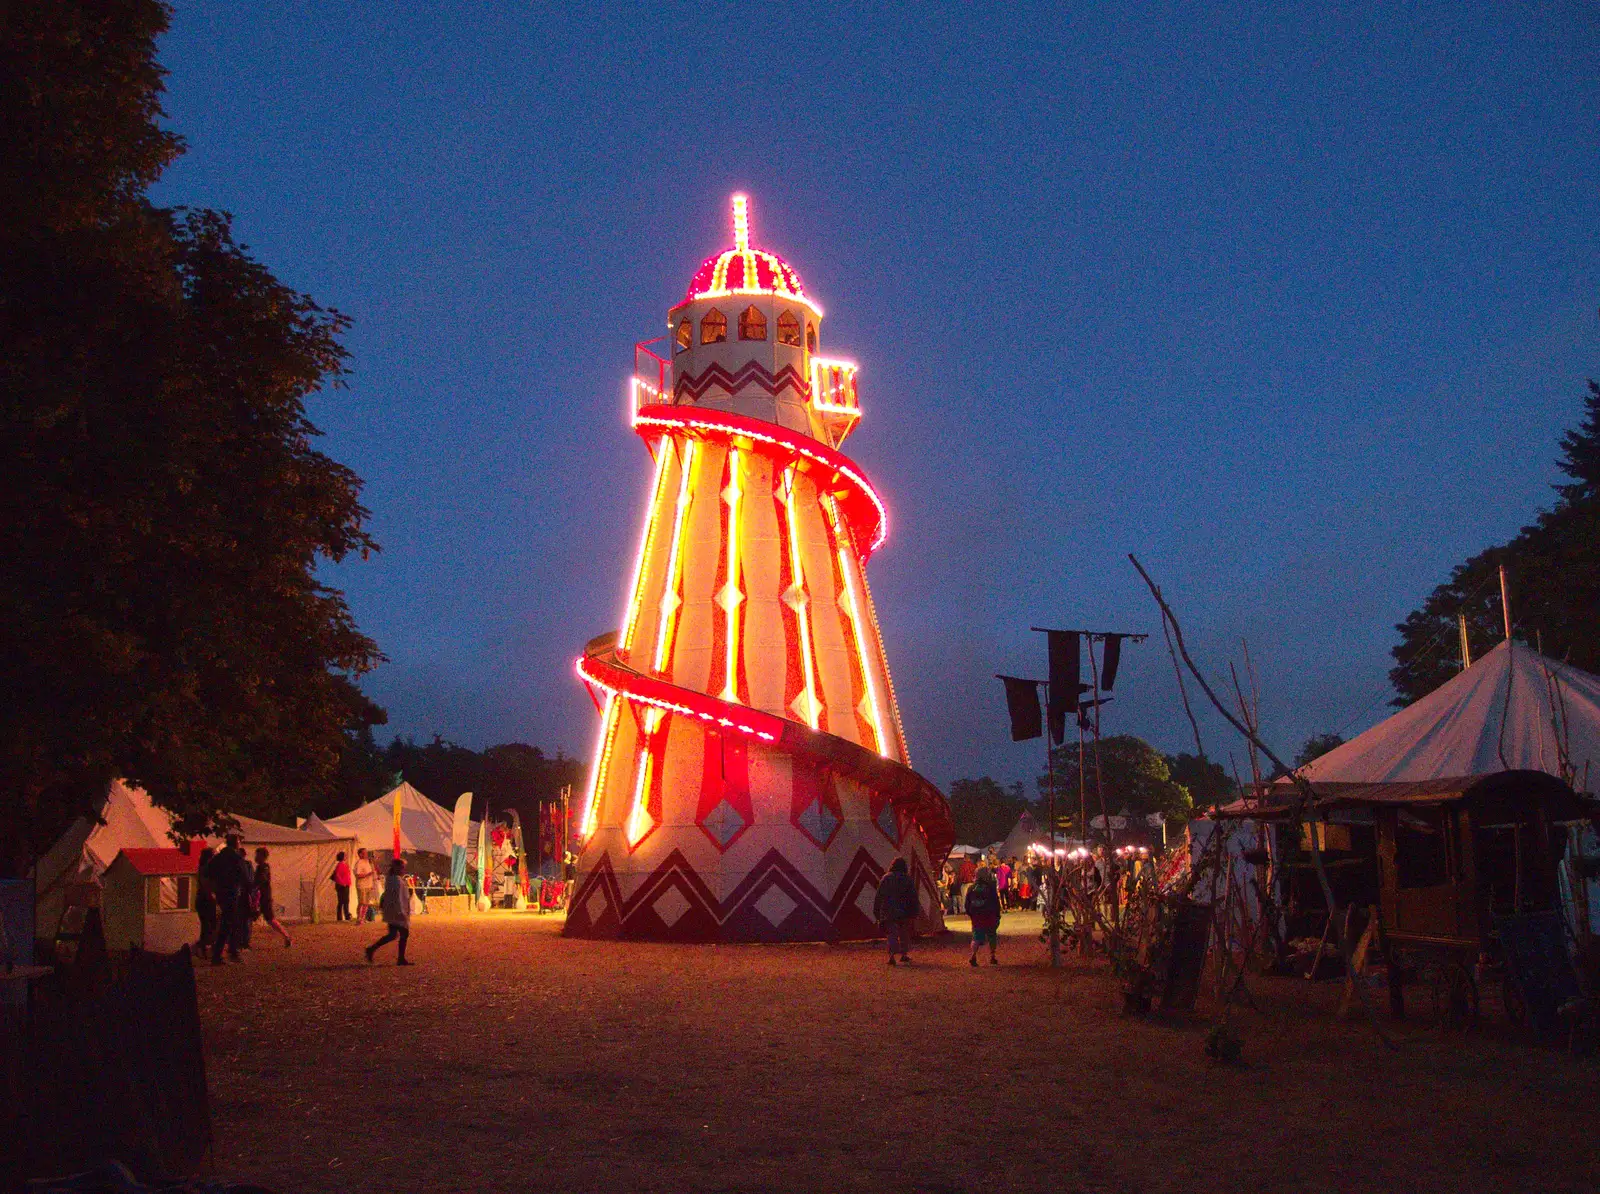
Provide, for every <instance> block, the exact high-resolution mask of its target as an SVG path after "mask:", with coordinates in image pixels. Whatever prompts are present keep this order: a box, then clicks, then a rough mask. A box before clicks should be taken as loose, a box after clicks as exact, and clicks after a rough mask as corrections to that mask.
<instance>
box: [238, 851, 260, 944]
mask: <svg viewBox="0 0 1600 1194" xmlns="http://www.w3.org/2000/svg"><path fill="white" fill-rule="evenodd" d="M234 849H236V850H237V851H238V852H239V865H240V866H242V867H243V868H244V890H242V891H241V892H240V893H239V917H238V919H237V920H236V921H235V922H234V924H235V928H236V930H237V933H238V942H237V944H238V946H239V948H240V949H241V950H246V949H249V948H250V930H251V928H252V927H254V925H255V923H256V917H258V916H260V915H261V911H260V909H259V908H258V907H257V905H256V897H257V895H258V894H259V893H258V892H257V891H256V868H255V864H254V863H253V862H251V861H250V852H249V851H248V850H246V849H245V848H244V843H243V842H240V843H239V844H238V845H236V846H234Z"/></svg>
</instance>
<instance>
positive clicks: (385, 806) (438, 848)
mask: <svg viewBox="0 0 1600 1194" xmlns="http://www.w3.org/2000/svg"><path fill="white" fill-rule="evenodd" d="M396 799H399V801H400V849H401V851H402V852H408V851H413V850H425V851H428V852H429V853H433V854H443V855H445V856H446V857H448V856H449V854H450V830H451V826H452V825H453V823H454V816H453V814H452V813H451V812H450V810H449V809H446V808H441V807H440V806H439V805H437V804H435V803H434V802H433V801H431V800H429V799H428V798H427V797H426V796H424V795H423V794H422V793H421V792H419V791H417V790H416V789H415V788H413V787H412V786H411V785H410V784H401V785H400V786H399V787H398V788H396V789H394V791H392V792H390V793H388V794H387V795H385V796H380V797H379V798H378V799H377V800H369V801H368V802H367V803H366V804H363V805H362V806H361V807H360V808H358V809H353V810H351V811H350V812H348V813H345V814H343V815H342V816H338V817H329V818H328V819H327V820H326V821H325V822H323V824H325V825H326V826H327V828H329V829H331V830H332V831H333V832H334V833H336V834H338V835H339V836H341V837H354V838H355V839H356V841H357V843H359V844H360V845H363V846H365V847H366V848H367V849H368V850H391V849H393V848H394V802H395V800H396Z"/></svg>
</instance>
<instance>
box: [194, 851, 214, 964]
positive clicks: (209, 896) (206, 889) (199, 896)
mask: <svg viewBox="0 0 1600 1194" xmlns="http://www.w3.org/2000/svg"><path fill="white" fill-rule="evenodd" d="M216 856H217V852H216V851H215V850H213V849H212V848H211V847H210V846H207V847H205V849H203V850H201V851H200V862H199V872H198V874H196V876H195V885H194V886H195V892H194V914H195V915H196V916H198V917H199V918H200V940H199V941H197V942H195V950H196V952H198V953H200V954H206V953H209V952H210V951H211V943H212V942H213V941H215V940H216V939H217V896H216V893H215V892H214V891H212V889H211V880H209V879H207V878H206V864H207V863H209V862H210V861H211V860H212V859H213V858H215V857H216Z"/></svg>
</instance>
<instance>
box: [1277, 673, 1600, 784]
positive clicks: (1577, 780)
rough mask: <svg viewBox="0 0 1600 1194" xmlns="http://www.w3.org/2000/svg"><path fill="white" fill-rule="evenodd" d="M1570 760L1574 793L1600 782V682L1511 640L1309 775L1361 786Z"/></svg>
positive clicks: (1545, 766)
mask: <svg viewBox="0 0 1600 1194" xmlns="http://www.w3.org/2000/svg"><path fill="white" fill-rule="evenodd" d="M1563 755H1565V758H1566V760H1567V765H1568V767H1569V768H1570V773H1571V775H1572V777H1573V778H1572V785H1573V787H1575V788H1577V789H1578V790H1579V791H1584V790H1588V791H1594V790H1595V787H1596V786H1597V785H1600V676H1595V675H1591V674H1590V673H1589V672H1585V671H1580V670H1579V669H1578V668H1575V667H1569V666H1567V665H1566V664H1562V663H1557V662H1556V661H1555V660H1553V659H1547V658H1545V657H1544V656H1543V655H1540V654H1539V653H1538V652H1537V651H1535V650H1533V649H1532V648H1531V647H1526V646H1523V645H1521V644H1513V643H1501V644H1500V645H1499V646H1498V647H1495V648H1494V649H1493V650H1492V651H1490V652H1489V653H1488V654H1487V655H1485V656H1484V657H1483V658H1482V659H1479V660H1478V661H1477V662H1476V663H1474V664H1473V665H1472V666H1471V667H1469V668H1467V669H1466V670H1465V671H1463V672H1462V673H1460V674H1459V675H1457V676H1454V677H1452V678H1451V679H1450V680H1447V681H1446V682H1445V683H1443V684H1441V685H1440V686H1439V687H1438V688H1436V689H1434V690H1433V691H1432V692H1430V693H1429V694H1428V695H1427V696H1425V697H1423V698H1422V699H1421V700H1420V701H1417V702H1416V703H1415V704H1412V705H1408V706H1407V707H1406V708H1404V709H1402V710H1401V711H1400V712H1398V713H1396V714H1395V715H1394V716H1393V717H1390V718H1389V719H1387V720H1386V721H1382V722H1379V723H1378V724H1377V725H1375V726H1373V727H1372V728H1371V729H1370V730H1368V731H1367V732H1366V733H1364V734H1361V735H1358V736H1357V737H1355V738H1352V739H1351V740H1350V741H1349V742H1346V743H1345V744H1344V745H1343V746H1340V747H1337V748H1335V749H1334V750H1331V751H1329V752H1328V753H1327V754H1325V755H1323V756H1322V757H1320V758H1318V759H1315V760H1313V761H1312V762H1311V763H1309V764H1307V765H1306V767H1305V768H1304V769H1302V771H1301V774H1302V775H1304V776H1305V777H1306V778H1307V779H1312V780H1327V781H1347V782H1352V783H1383V782H1387V781H1390V780H1425V779H1438V778H1439V777H1441V776H1454V775H1483V774H1486V773H1489V772H1493V771H1505V770H1512V769H1514V770H1528V771H1544V772H1548V773H1549V774H1551V775H1561V773H1562V759H1563Z"/></svg>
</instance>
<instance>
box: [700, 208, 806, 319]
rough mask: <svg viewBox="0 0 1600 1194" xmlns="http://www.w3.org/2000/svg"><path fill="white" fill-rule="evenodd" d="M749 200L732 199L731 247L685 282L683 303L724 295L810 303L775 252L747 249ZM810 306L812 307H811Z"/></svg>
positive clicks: (791, 269) (789, 267)
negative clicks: (780, 297) (776, 296)
mask: <svg viewBox="0 0 1600 1194" xmlns="http://www.w3.org/2000/svg"><path fill="white" fill-rule="evenodd" d="M748 213H749V201H748V200H747V199H746V198H745V197H744V196H743V195H735V196H734V197H733V248H731V249H726V250H724V251H723V252H721V253H717V254H716V255H714V256H711V257H707V258H706V259H705V261H703V262H702V263H701V265H700V268H699V269H697V270H695V271H694V277H692V278H690V279H689V290H688V293H686V294H685V295H684V296H683V301H684V302H686V303H692V302H693V301H694V300H695V299H702V298H721V297H722V296H723V295H725V294H779V295H783V296H784V297H786V298H793V299H799V300H801V301H802V302H805V303H810V302H811V299H810V298H809V297H808V296H807V294H806V292H805V287H804V286H802V285H801V283H800V275H799V274H798V273H797V272H796V271H795V268H794V266H792V265H790V264H789V263H788V262H787V261H785V260H784V259H783V258H782V257H779V256H778V255H777V254H776V253H768V252H766V251H765V250H764V249H755V248H751V246H750V218H749V214H748ZM813 305H814V304H813Z"/></svg>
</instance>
